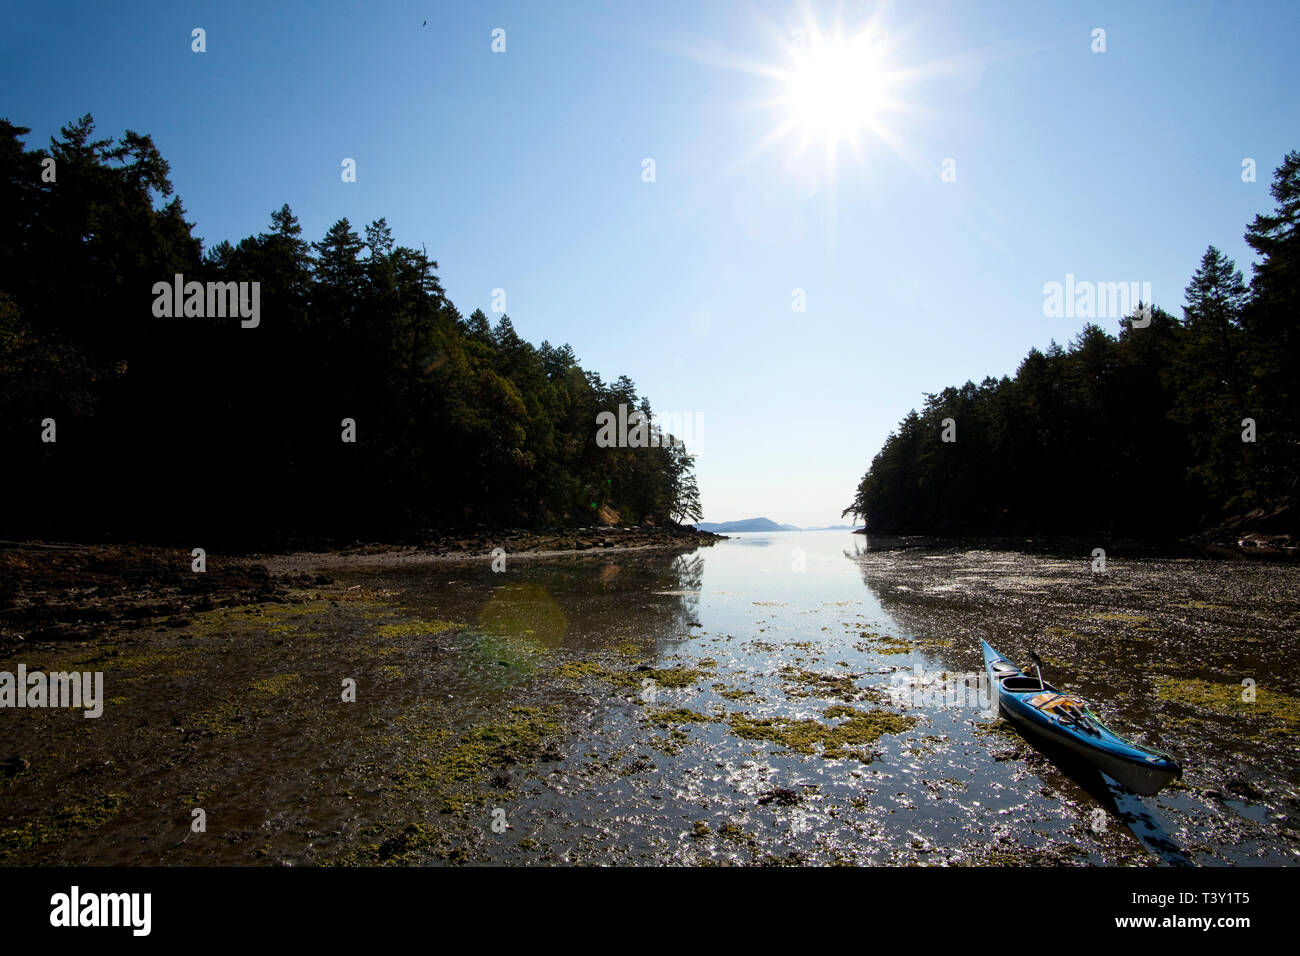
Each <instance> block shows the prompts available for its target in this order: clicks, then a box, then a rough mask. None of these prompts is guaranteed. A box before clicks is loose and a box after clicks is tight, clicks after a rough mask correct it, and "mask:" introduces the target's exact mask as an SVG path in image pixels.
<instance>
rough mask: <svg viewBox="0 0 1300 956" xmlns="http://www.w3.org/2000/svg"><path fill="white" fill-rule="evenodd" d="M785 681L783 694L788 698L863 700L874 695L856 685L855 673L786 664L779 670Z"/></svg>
mask: <svg viewBox="0 0 1300 956" xmlns="http://www.w3.org/2000/svg"><path fill="white" fill-rule="evenodd" d="M780 675H781V677H782V679H783V680H784V681H785V682H786V686H785V688H784V690H785V695H786V696H787V697H790V698H803V697H822V698H827V699H831V700H843V701H851V700H863V699H866V698H870V697H874V696H876V695H875V694H874V692H873V691H871V690H868V689H865V688H862V687H859V686H858V685H857V675H855V674H825V673H822V672H821V671H810V670H804V669H803V668H799V667H793V666H790V665H787V666H785V667H782V668H781V670H780Z"/></svg>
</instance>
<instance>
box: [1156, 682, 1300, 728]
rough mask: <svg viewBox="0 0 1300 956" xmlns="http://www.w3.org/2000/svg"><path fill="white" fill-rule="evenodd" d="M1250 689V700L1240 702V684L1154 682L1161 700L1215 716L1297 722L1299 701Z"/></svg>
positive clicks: (1256, 688) (1278, 692) (1272, 691)
mask: <svg viewBox="0 0 1300 956" xmlns="http://www.w3.org/2000/svg"><path fill="white" fill-rule="evenodd" d="M1251 690H1253V692H1254V700H1247V699H1244V698H1245V696H1246V692H1247V688H1246V687H1244V686H1243V685H1241V684H1218V683H1214V682H1213V681H1206V680H1197V679H1195V678H1184V679H1176V678H1172V677H1161V678H1157V680H1156V695H1157V696H1158V697H1159V698H1160V699H1161V700H1165V701H1171V702H1174V703H1179V704H1184V705H1186V706H1188V707H1193V708H1196V709H1197V710H1208V711H1211V712H1213V713H1216V714H1223V715H1229V716H1245V717H1258V718H1261V719H1263V720H1268V721H1276V722H1281V723H1284V724H1287V725H1294V724H1296V723H1298V722H1300V699H1297V698H1295V697H1292V696H1290V695H1289V694H1284V693H1282V692H1281V691H1276V690H1270V689H1267V688H1264V687H1260V686H1255V687H1253V688H1251Z"/></svg>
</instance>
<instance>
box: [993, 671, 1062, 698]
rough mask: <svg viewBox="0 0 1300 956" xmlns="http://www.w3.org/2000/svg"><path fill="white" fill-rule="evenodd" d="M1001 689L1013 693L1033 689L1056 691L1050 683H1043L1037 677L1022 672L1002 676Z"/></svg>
mask: <svg viewBox="0 0 1300 956" xmlns="http://www.w3.org/2000/svg"><path fill="white" fill-rule="evenodd" d="M1002 689H1003V690H1005V691H1009V692H1010V693H1013V694H1023V693H1026V692H1027V691H1035V690H1039V691H1042V690H1046V691H1052V692H1055V691H1056V688H1055V687H1053V686H1052V685H1051V684H1047V683H1044V682H1043V681H1040V680H1039V679H1038V678H1037V677H1026V676H1025V675H1024V674H1017V675H1015V676H1013V677H1004V678H1003V679H1002Z"/></svg>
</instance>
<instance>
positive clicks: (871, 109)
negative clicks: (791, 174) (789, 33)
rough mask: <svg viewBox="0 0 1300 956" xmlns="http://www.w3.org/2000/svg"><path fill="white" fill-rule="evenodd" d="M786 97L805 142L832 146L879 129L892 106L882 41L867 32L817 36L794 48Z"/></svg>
mask: <svg viewBox="0 0 1300 956" xmlns="http://www.w3.org/2000/svg"><path fill="white" fill-rule="evenodd" d="M791 58H792V60H793V63H792V65H791V68H790V69H789V71H788V72H787V73H786V76H785V85H786V91H785V96H784V97H783V100H782V101H783V102H784V103H785V104H786V105H788V107H789V111H790V115H789V121H790V123H791V124H793V126H794V127H795V128H797V129H798V130H799V131H800V132H802V134H803V139H804V144H803V145H807V144H808V142H809V141H811V140H817V139H820V140H823V141H824V142H825V144H826V146H827V147H828V148H829V149H832V150H833V149H834V148H835V147H836V146H837V145H838V144H839V143H842V142H847V143H850V144H855V145H856V143H857V139H858V136H859V135H860V134H861V133H863V132H864V131H870V130H874V129H877V128H878V127H879V124H880V118H881V114H882V112H884V111H885V110H886V109H887V108H888V107H889V106H890V102H889V85H890V77H889V74H888V73H887V72H886V71H885V69H884V67H883V64H882V63H881V59H880V51H879V46H878V44H877V43H876V42H874V39H873V38H872V37H870V36H869V35H868V34H865V33H864V34H860V35H859V36H857V37H853V38H850V39H846V38H843V37H841V36H834V37H828V38H822V37H820V36H817V35H815V34H814V35H813V36H812V37H810V38H809V39H808V40H807V41H806V42H804V43H802V44H798V45H796V46H795V47H794V49H793V50H792V52H791Z"/></svg>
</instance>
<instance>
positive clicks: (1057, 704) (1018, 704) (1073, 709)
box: [980, 641, 1183, 796]
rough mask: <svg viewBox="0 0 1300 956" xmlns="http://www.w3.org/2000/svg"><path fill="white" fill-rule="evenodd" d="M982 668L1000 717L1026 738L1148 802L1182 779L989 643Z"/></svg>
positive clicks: (1161, 757) (1159, 756) (1162, 756)
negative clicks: (1078, 760) (1088, 767)
mask: <svg viewBox="0 0 1300 956" xmlns="http://www.w3.org/2000/svg"><path fill="white" fill-rule="evenodd" d="M980 644H982V645H983V647H984V668H985V670H986V671H988V675H989V684H990V687H991V688H992V690H993V691H994V692H995V693H996V694H997V695H998V704H999V706H1000V707H1001V710H1002V712H1003V713H1004V714H1005V715H1006V716H1007V717H1008V719H1010V720H1011V721H1012V722H1013V723H1014V724H1015V725H1016V726H1017V727H1019V728H1020V729H1021V730H1023V731H1026V732H1027V735H1028V736H1031V737H1034V738H1036V739H1038V740H1040V741H1044V742H1046V743H1049V744H1055V745H1057V746H1060V747H1064V748H1065V749H1066V750H1068V751H1070V752H1071V753H1073V754H1076V755H1077V756H1079V757H1081V758H1083V759H1084V760H1086V761H1087V762H1088V763H1090V764H1092V765H1093V766H1095V767H1096V768H1097V769H1098V770H1100V771H1102V772H1103V773H1106V774H1108V775H1110V776H1111V777H1113V778H1114V779H1116V780H1118V781H1119V782H1120V783H1121V784H1123V785H1124V786H1125V787H1127V788H1128V789H1129V790H1132V791H1133V792H1134V793H1138V794H1142V795H1143V796H1150V795H1151V794H1153V793H1156V792H1158V791H1159V790H1160V789H1161V788H1162V787H1163V786H1165V784H1167V783H1169V782H1170V781H1171V780H1173V779H1174V778H1176V777H1181V776H1182V775H1183V771H1182V768H1181V767H1179V766H1178V763H1177V762H1176V761H1175V760H1174V759H1173V758H1172V757H1170V756H1169V755H1168V754H1167V753H1164V752H1162V751H1159V750H1155V749H1153V748H1151V747H1144V746H1142V745H1141V744H1135V743H1133V742H1132V741H1130V740H1125V739H1124V738H1123V737H1121V736H1119V735H1118V734H1116V733H1115V732H1114V731H1112V730H1111V729H1110V728H1109V727H1107V726H1106V725H1105V724H1103V723H1102V722H1101V719H1100V718H1098V717H1097V715H1096V714H1094V713H1093V712H1092V711H1091V710H1089V709H1088V705H1087V704H1086V703H1085V702H1084V701H1083V700H1082V699H1080V698H1078V697H1074V696H1071V695H1069V694H1062V693H1061V692H1060V691H1059V690H1057V689H1056V688H1055V687H1053V686H1052V685H1051V684H1047V683H1044V682H1042V681H1040V679H1039V678H1038V677H1035V676H1032V675H1030V674H1026V673H1025V672H1024V671H1022V670H1021V669H1020V668H1019V667H1017V666H1016V665H1015V664H1013V663H1011V661H1009V660H1007V659H1006V658H1005V657H1003V656H1002V655H1001V654H999V653H998V652H997V651H995V650H994V649H993V648H992V647H990V646H989V644H988V642H987V641H980Z"/></svg>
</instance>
